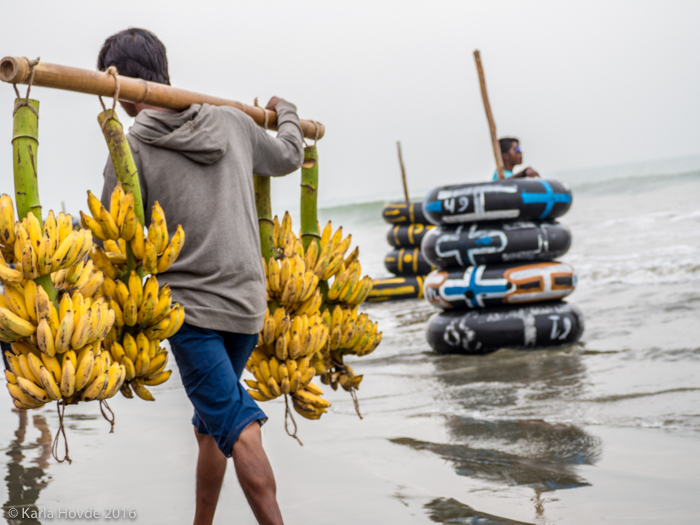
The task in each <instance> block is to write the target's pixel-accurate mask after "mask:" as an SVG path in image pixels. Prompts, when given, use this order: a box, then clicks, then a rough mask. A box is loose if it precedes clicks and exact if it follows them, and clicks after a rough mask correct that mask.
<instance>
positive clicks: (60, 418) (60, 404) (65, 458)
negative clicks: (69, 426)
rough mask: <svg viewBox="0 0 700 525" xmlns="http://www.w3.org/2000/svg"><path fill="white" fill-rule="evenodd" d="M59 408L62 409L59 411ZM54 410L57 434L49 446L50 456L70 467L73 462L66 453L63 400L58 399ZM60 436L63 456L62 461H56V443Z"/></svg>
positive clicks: (66, 442)
mask: <svg viewBox="0 0 700 525" xmlns="http://www.w3.org/2000/svg"><path fill="white" fill-rule="evenodd" d="M61 407H63V409H61ZM56 409H57V411H58V432H56V437H55V438H54V440H53V445H52V446H51V455H52V456H53V458H54V459H55V460H56V461H58V462H59V463H63V462H64V461H68V464H69V465H70V464H71V463H73V461H72V460H71V458H70V455H69V452H68V438H67V437H66V428H65V427H64V426H63V414H64V413H65V411H66V402H65V400H63V399H60V400H59V401H57V402H56ZM61 435H63V442H64V443H65V449H64V450H65V453H64V455H63V459H58V442H59V439H60V437H61Z"/></svg>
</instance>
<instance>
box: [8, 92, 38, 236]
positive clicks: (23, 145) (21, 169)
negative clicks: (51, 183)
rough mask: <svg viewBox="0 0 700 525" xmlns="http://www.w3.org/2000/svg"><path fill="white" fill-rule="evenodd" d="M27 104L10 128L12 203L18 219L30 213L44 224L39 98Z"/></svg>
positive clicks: (18, 113) (18, 111)
mask: <svg viewBox="0 0 700 525" xmlns="http://www.w3.org/2000/svg"><path fill="white" fill-rule="evenodd" d="M29 104H30V105H31V107H32V108H34V111H36V113H34V111H32V110H31V109H30V107H28V106H22V107H19V108H18V109H17V112H16V113H15V118H14V125H13V127H12V154H13V155H12V159H13V161H14V168H15V169H14V172H15V203H16V205H17V217H18V218H19V219H20V220H21V219H23V218H24V217H26V216H27V214H28V213H29V212H32V213H33V214H34V216H35V217H36V218H37V219H39V224H41V225H42V226H43V225H44V219H43V218H42V216H41V202H39V180H38V175H37V168H36V165H37V152H38V149H39V117H37V114H38V113H39V101H38V100H30V101H29Z"/></svg>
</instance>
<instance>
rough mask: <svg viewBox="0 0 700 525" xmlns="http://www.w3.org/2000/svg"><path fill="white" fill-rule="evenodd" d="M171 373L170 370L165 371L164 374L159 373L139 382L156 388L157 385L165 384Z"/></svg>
mask: <svg viewBox="0 0 700 525" xmlns="http://www.w3.org/2000/svg"><path fill="white" fill-rule="evenodd" d="M172 373H173V371H172V370H166V371H164V372H159V373H157V374H154V375H150V376H147V377H144V378H143V379H142V380H141V382H142V383H143V384H144V385H147V386H157V385H162V384H163V383H165V382H166V381H167V380H168V379H170V376H171V375H172Z"/></svg>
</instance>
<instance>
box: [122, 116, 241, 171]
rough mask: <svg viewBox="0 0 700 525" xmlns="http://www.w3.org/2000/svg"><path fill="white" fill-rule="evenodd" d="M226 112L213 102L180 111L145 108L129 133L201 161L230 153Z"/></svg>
mask: <svg viewBox="0 0 700 525" xmlns="http://www.w3.org/2000/svg"><path fill="white" fill-rule="evenodd" d="M224 127H225V114H224V112H223V111H216V108H215V107H214V106H210V105H209V104H202V105H200V104H193V105H192V106H190V107H189V108H188V109H186V110H184V111H181V112H180V113H164V112H162V111H156V110H144V111H141V112H140V113H139V114H138V116H137V117H136V121H135V123H134V125H133V126H131V128H129V134H130V135H131V136H133V137H135V138H137V139H138V140H140V141H141V142H144V143H146V144H149V145H151V146H157V147H159V148H165V149H169V150H173V151H177V152H179V153H182V154H183V155H184V156H185V157H187V158H188V159H191V160H193V161H195V162H198V163H200V164H214V163H215V162H217V161H218V160H219V159H221V157H223V156H224V155H225V154H226V150H227V148H228V142H227V134H226V133H225V132H223V131H224Z"/></svg>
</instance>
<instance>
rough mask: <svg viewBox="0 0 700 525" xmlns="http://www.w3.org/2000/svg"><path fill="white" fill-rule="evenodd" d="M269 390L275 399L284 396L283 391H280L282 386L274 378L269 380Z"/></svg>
mask: <svg viewBox="0 0 700 525" xmlns="http://www.w3.org/2000/svg"><path fill="white" fill-rule="evenodd" d="M267 388H268V389H269V390H270V393H271V394H272V395H273V396H274V397H279V396H281V395H282V390H280V386H279V385H278V384H277V381H275V378H274V377H270V379H268V381H267Z"/></svg>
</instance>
